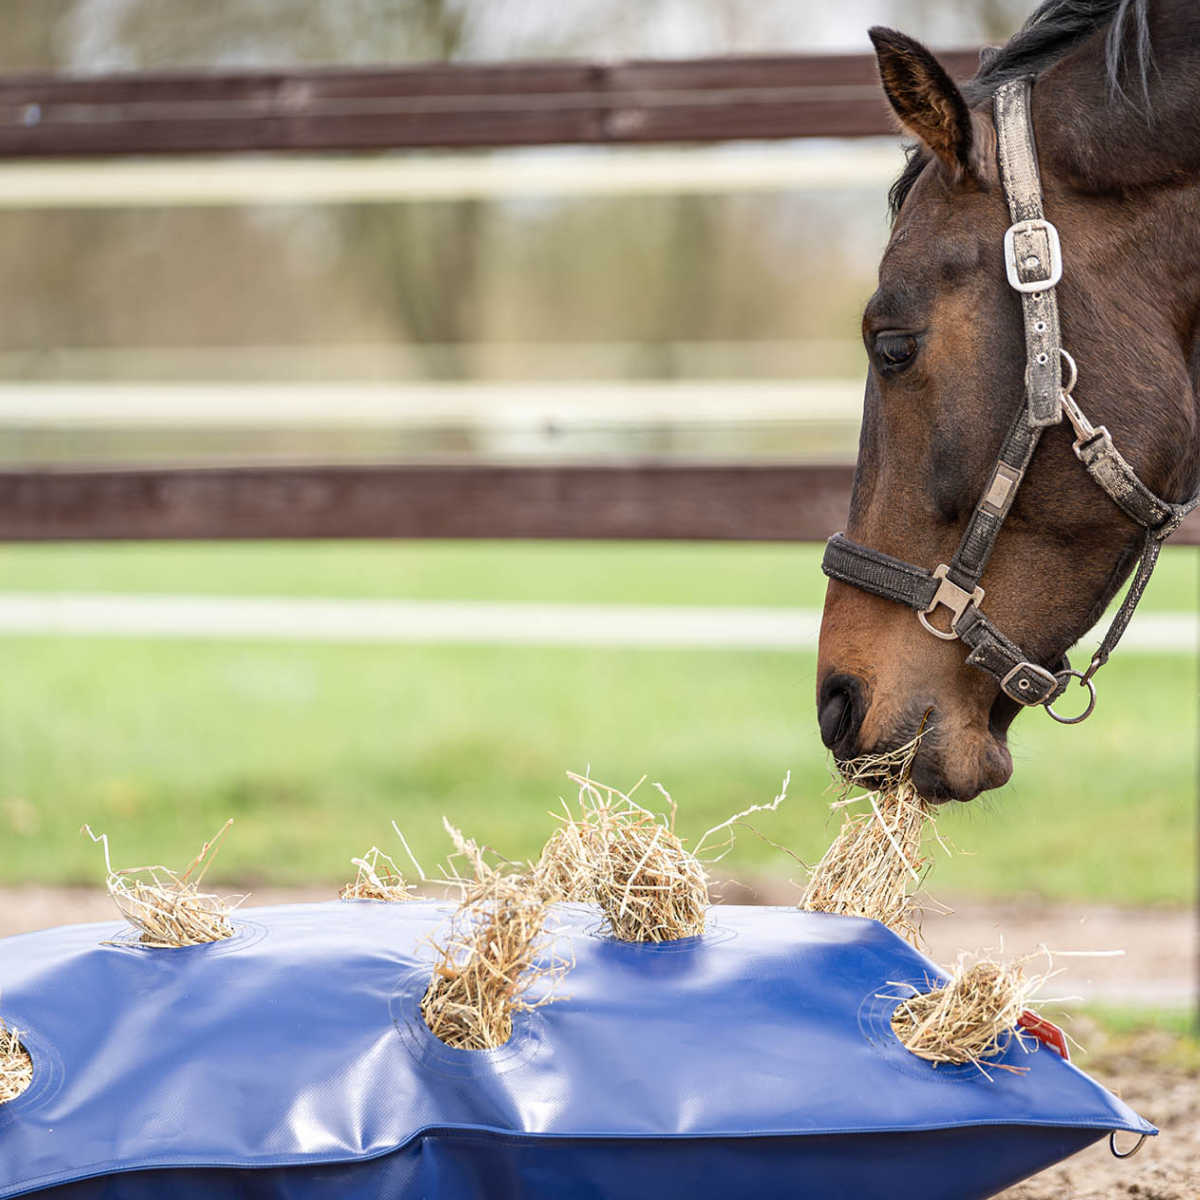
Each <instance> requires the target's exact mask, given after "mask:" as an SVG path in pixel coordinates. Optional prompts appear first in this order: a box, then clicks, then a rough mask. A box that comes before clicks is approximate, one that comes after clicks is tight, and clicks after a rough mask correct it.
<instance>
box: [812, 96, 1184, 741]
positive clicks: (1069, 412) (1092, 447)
mask: <svg viewBox="0 0 1200 1200" xmlns="http://www.w3.org/2000/svg"><path fill="white" fill-rule="evenodd" d="M1031 96H1032V89H1031V84H1030V81H1029V80H1028V79H1017V80H1011V81H1010V82H1008V83H1005V84H1003V85H1002V86H1001V87H1000V88H999V89H998V90H997V92H996V95H995V98H994V106H993V112H994V116H995V123H996V140H997V156H998V159H999V165H1000V180H1001V184H1002V185H1003V188H1004V195H1005V199H1006V201H1007V203H1008V209H1009V213H1010V215H1011V217H1012V224H1011V225H1010V226H1009V228H1008V230H1007V231H1006V233H1005V235H1004V262H1005V271H1006V274H1007V276H1008V282H1009V284H1010V285H1011V286H1012V287H1013V288H1014V289H1015V290H1016V291H1017V292H1018V293H1019V294H1020V297H1021V312H1022V320H1023V323H1024V330H1025V375H1024V385H1025V386H1024V397H1023V400H1022V403H1021V405H1020V407H1019V408H1018V410H1017V412H1016V414H1015V416H1014V417H1013V420H1012V423H1011V425H1010V426H1009V429H1008V433H1007V435H1006V436H1005V439H1004V442H1003V444H1002V445H1001V447H1000V453H999V456H998V458H997V461H996V465H995V467H994V468H993V470H992V474H991V476H990V478H989V480H988V484H987V486H986V487H985V489H984V493H983V496H982V497H981V498H980V500H979V503H978V504H977V505H976V506H975V509H974V511H973V512H972V514H971V518H970V520H969V521H968V523H967V527H966V530H965V531H964V532H963V536H962V539H961V540H960V541H959V544H958V548H957V549H956V550H955V552H954V556H953V557H952V558H951V559H950V561H949V562H948V563H942V564H940V565H939V566H937V567H936V568H935V569H934V570H932V571H930V570H927V569H926V568H924V567H920V566H915V565H914V564H912V563H907V562H904V561H903V560H901V559H898V558H893V557H892V556H891V555H888V554H883V553H882V552H880V551H878V550H872V549H871V548H869V547H867V546H863V545H860V544H859V543H857V542H854V541H851V539H849V538H848V537H846V536H845V534H842V533H836V534H834V535H833V537H832V538H830V539H829V542H828V543H827V545H826V548H825V557H824V559H823V561H822V564H821V567H822V570H823V571H824V572H825V574H826V575H828V576H829V577H830V578H831V579H837V580H839V581H841V582H843V583H848V584H850V585H852V586H854V587H858V588H861V589H862V590H864V591H867V592H870V593H872V594H873V595H876V596H881V597H883V598H884V599H886V600H892V601H894V602H896V603H897V604H903V605H906V606H907V607H909V608H912V609H914V610H915V611H916V613H917V619H918V620H919V621H920V623H921V625H922V626H923V627H924V628H925V629H926V630H927V631H928V632H929V633H930V634H932V635H933V636H934V637H938V638H942V639H944V640H946V641H954V640H961V641H962V642H963V644H964V645H965V646H966V647H967V649H968V654H967V658H966V661H967V664H968V665H970V666H973V667H977V668H979V669H980V670H983V671H986V672H987V673H988V674H989V675H991V676H992V677H993V678H994V679H995V680H996V682H997V683H998V685H999V687H1000V690H1001V691H1003V692H1004V694H1005V695H1006V696H1008V697H1009V698H1010V699H1011V700H1014V701H1016V703H1018V704H1021V705H1034V704H1043V705H1045V706H1046V710H1047V711H1048V712H1049V713H1050V715H1051V716H1052V717H1054V718H1055V720H1058V721H1063V722H1064V723H1066V724H1074V723H1076V722H1077V721H1081V720H1083V719H1084V718H1085V717H1087V716H1089V715H1090V714H1091V712H1092V709H1093V707H1094V705H1095V687H1094V685H1093V684H1092V682H1091V680H1092V676H1093V675H1094V674H1095V673H1096V671H1098V670H1099V669H1100V667H1101V666H1103V665H1104V663H1105V662H1107V661H1108V657H1109V655H1110V654H1111V653H1112V652H1113V650H1114V649H1115V648H1116V645H1117V642H1118V641H1119V640H1120V638H1121V635H1122V634H1123V633H1124V632H1125V629H1126V628H1127V627H1128V625H1129V621H1130V619H1131V618H1132V616H1133V612H1134V609H1135V608H1136V607H1137V603H1138V601H1139V600H1140V599H1141V597H1142V594H1143V592H1144V591H1145V590H1146V585H1147V584H1148V583H1149V581H1150V575H1151V573H1152V572H1153V570H1154V566H1155V563H1156V562H1157V561H1158V554H1159V551H1160V549H1161V548H1162V543H1163V541H1164V540H1165V539H1166V538H1167V537H1168V536H1170V534H1171V533H1173V532H1174V531H1175V529H1177V528H1178V526H1179V523H1180V522H1181V521H1182V520H1183V518H1184V517H1185V516H1186V515H1187V514H1188V513H1189V512H1190V511H1191V510H1192V509H1193V508H1195V506H1196V504H1197V501H1198V500H1200V497H1193V498H1192V499H1191V500H1190V501H1188V502H1187V503H1185V504H1173V503H1171V502H1169V501H1166V500H1162V499H1160V498H1159V497H1158V496H1156V495H1155V494H1154V493H1153V492H1152V491H1151V490H1150V489H1149V488H1148V487H1146V486H1145V484H1143V483H1142V481H1141V480H1140V479H1139V478H1138V477H1137V474H1136V473H1135V472H1134V470H1133V468H1132V467H1131V466H1130V465H1129V463H1128V462H1127V461H1126V460H1125V459H1124V458H1123V457H1122V456H1121V454H1120V453H1119V452H1118V451H1117V449H1116V448H1115V446H1114V445H1113V441H1112V437H1111V436H1110V435H1109V432H1108V430H1107V429H1105V428H1104V426H1102V425H1101V426H1093V425H1092V424H1091V422H1090V421H1088V419H1087V417H1086V416H1085V415H1084V413H1083V411H1082V410H1081V409H1080V407H1079V405H1078V403H1077V402H1076V401H1075V399H1074V396H1073V395H1072V392H1073V390H1074V386H1075V375H1076V372H1075V363H1074V360H1073V359H1072V358H1071V356H1070V355H1069V354H1067V352H1066V351H1065V350H1064V349H1063V348H1062V341H1061V333H1060V329H1059V320H1058V300H1057V296H1056V294H1055V285H1056V284H1057V283H1058V281H1059V280H1060V279H1061V278H1062V270H1063V263H1062V248H1061V244H1060V242H1059V236H1058V230H1057V229H1055V227H1054V226H1053V225H1052V224H1051V223H1050V222H1049V221H1048V220H1046V216H1045V212H1044V209H1043V204H1042V185H1041V178H1040V176H1039V174H1038V164H1037V150H1036V146H1035V143H1034V133H1033V117H1032V105H1031ZM1064 365H1065V366H1066V367H1067V369H1068V379H1067V382H1066V384H1065V385H1064V383H1063V376H1062V372H1063V367H1064ZM1064 414H1065V415H1066V417H1067V419H1068V421H1069V422H1070V424H1071V426H1072V428H1073V429H1074V431H1075V435H1076V436H1075V442H1074V451H1075V455H1076V457H1077V458H1078V459H1079V461H1080V462H1081V463H1082V464H1083V465H1084V467H1085V468H1086V469H1087V472H1088V475H1089V476H1090V477H1091V479H1092V480H1093V481H1094V482H1095V483H1096V484H1097V485H1098V486H1099V487H1100V488H1101V489H1103V491H1104V492H1105V493H1106V494H1107V495H1108V496H1109V498H1110V499H1111V500H1112V501H1113V503H1114V504H1116V505H1117V506H1118V507H1119V508H1120V509H1121V511H1122V512H1124V513H1125V515H1126V516H1128V517H1129V518H1130V519H1131V520H1133V521H1135V522H1136V523H1137V524H1139V525H1141V526H1142V527H1143V529H1144V530H1145V538H1144V541H1143V545H1142V552H1141V555H1140V557H1139V559H1138V564H1137V567H1136V569H1135V571H1134V575H1133V580H1132V582H1131V584H1130V587H1129V590H1128V592H1127V593H1126V595H1125V598H1124V600H1123V601H1122V603H1121V606H1120V608H1119V609H1118V611H1117V613H1116V615H1115V617H1114V618H1113V621H1112V624H1111V625H1110V627H1109V630H1108V632H1107V633H1106V634H1105V636H1104V640H1103V641H1102V642H1101V644H1100V648H1099V649H1098V650H1097V652H1096V654H1095V655H1094V656H1093V658H1092V661H1091V664H1090V665H1089V667H1088V669H1087V671H1086V672H1084V673H1080V672H1078V671H1072V670H1071V668H1070V664H1069V662H1068V661H1067V658H1066V655H1063V656H1062V658H1061V659H1060V660H1059V661H1058V662H1057V663H1055V664H1053V666H1052V667H1047V666H1043V665H1041V664H1040V663H1037V662H1035V661H1033V660H1032V659H1030V658H1029V657H1028V656H1027V655H1026V654H1025V653H1024V651H1023V650H1022V649H1021V647H1020V646H1018V645H1017V644H1016V643H1015V642H1013V641H1012V640H1010V639H1009V638H1007V637H1006V636H1005V635H1004V634H1003V633H1001V632H1000V630H999V629H997V628H996V626H995V625H993V624H992V622H991V621H990V620H989V618H988V617H987V616H986V615H985V614H984V613H983V611H982V609H981V605H982V603H983V600H984V596H985V592H984V589H983V587H982V586H981V585H980V581H981V579H982V577H983V573H984V568H985V567H986V566H987V562H988V559H989V558H990V557H991V553H992V550H993V549H994V547H995V544H996V541H997V539H998V537H999V535H1000V530H1001V528H1002V527H1003V525H1004V521H1005V519H1006V518H1007V516H1008V514H1009V512H1010V511H1011V509H1012V505H1013V501H1014V499H1015V498H1016V495H1017V491H1018V489H1019V488H1020V486H1021V484H1022V482H1023V481H1024V479H1025V474H1026V472H1027V471H1028V469H1029V464H1030V461H1031V460H1032V458H1033V454H1034V451H1035V450H1036V449H1037V445H1038V442H1039V440H1040V439H1041V435H1042V432H1043V430H1045V429H1046V428H1048V427H1049V426H1051V425H1057V424H1059V423H1060V422H1061V421H1062V419H1063V416H1064ZM943 609H944V610H945V613H943V612H942V610H943ZM938 622H944V624H939V623H938ZM1073 676H1074V677H1077V678H1079V679H1080V681H1081V683H1082V684H1083V685H1085V686H1086V688H1087V689H1088V702H1087V708H1086V710H1085V711H1084V712H1083V714H1082V715H1080V716H1078V717H1061V716H1059V715H1058V714H1057V713H1055V711H1054V709H1053V708H1052V707H1051V705H1052V704H1053V702H1054V701H1055V700H1056V699H1058V697H1059V696H1061V695H1062V692H1063V691H1064V689H1065V688H1066V686H1067V684H1068V683H1069V682H1070V679H1071V678H1072V677H1073Z"/></svg>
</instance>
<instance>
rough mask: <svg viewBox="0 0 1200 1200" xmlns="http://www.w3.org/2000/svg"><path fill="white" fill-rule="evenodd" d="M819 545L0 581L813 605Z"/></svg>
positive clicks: (143, 548)
mask: <svg viewBox="0 0 1200 1200" xmlns="http://www.w3.org/2000/svg"><path fill="white" fill-rule="evenodd" d="M1198 554H1200V551H1197V550H1196V549H1195V548H1192V547H1171V548H1170V549H1168V550H1166V551H1165V552H1164V554H1163V556H1162V561H1161V563H1160V565H1159V567H1158V570H1157V572H1156V574H1155V576H1154V580H1153V582H1152V583H1151V585H1150V588H1149V590H1148V591H1147V593H1146V597H1145V599H1144V600H1143V607H1145V608H1149V609H1158V610H1159V611H1163V610H1168V611H1172V610H1173V611H1179V610H1184V611H1188V610H1190V611H1194V610H1195V608H1196V605H1197V601H1198V599H1200V594H1198V587H1197V575H1198V572H1197V563H1198V558H1197V555H1198ZM820 558H821V547H820V546H812V545H804V546H796V545H774V544H755V543H741V544H730V545H723V544H711V543H688V542H665V543H661V542H659V543H633V544H631V543H616V542H570V543H563V542H490V543H489V542H422V543H413V542H390V543H389V542H309V543H288V542H240V543H238V542H233V543H230V542H226V543H203V542H201V543H192V544H180V543H175V544H162V545H147V544H144V543H136V542H135V543H117V544H88V545H71V546H62V545H53V544H45V545H28V546H4V547H0V591H10V592H11V591H72V592H149V593H172V592H182V593H190V594H197V595H205V594H206V595H271V596H346V597H351V596H358V597H370V598H374V599H385V598H396V599H407V600H448V599H456V600H464V599H474V600H493V601H508V602H514V603H515V602H521V601H529V602H533V601H538V602H542V603H563V604H571V603H592V604H714V605H723V604H724V605H767V606H783V607H797V608H818V607H820V605H821V603H822V599H823V597H824V594H825V579H824V577H823V576H822V575H821V572H820V567H819V563H820Z"/></svg>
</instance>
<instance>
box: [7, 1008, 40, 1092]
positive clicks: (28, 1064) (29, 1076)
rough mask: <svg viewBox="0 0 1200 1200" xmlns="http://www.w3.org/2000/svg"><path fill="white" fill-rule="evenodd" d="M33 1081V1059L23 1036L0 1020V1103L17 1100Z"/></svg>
mask: <svg viewBox="0 0 1200 1200" xmlns="http://www.w3.org/2000/svg"><path fill="white" fill-rule="evenodd" d="M32 1082H33V1060H32V1059H31V1058H30V1057H29V1052H28V1051H27V1050H26V1049H25V1047H24V1046H22V1045H21V1036H20V1033H19V1032H18V1031H17V1030H16V1029H10V1028H9V1027H8V1026H7V1025H5V1023H4V1022H3V1021H0V1104H7V1103H8V1102H9V1101H10V1100H15V1099H16V1098H17V1097H18V1096H19V1095H20V1094H21V1093H22V1092H23V1091H25V1089H26V1088H28V1087H29V1085H30V1084H31V1083H32Z"/></svg>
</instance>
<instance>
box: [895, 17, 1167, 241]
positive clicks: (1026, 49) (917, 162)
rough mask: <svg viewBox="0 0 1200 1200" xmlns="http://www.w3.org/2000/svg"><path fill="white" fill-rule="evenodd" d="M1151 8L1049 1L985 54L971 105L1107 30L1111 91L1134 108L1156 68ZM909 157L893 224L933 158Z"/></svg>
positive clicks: (914, 149)
mask: <svg viewBox="0 0 1200 1200" xmlns="http://www.w3.org/2000/svg"><path fill="white" fill-rule="evenodd" d="M1149 5H1150V0H1046V2H1045V3H1044V4H1042V5H1041V6H1040V7H1039V8H1038V9H1037V10H1036V11H1035V12H1034V13H1033V15H1032V16H1031V17H1030V18H1029V19H1028V20H1027V21H1026V22H1025V24H1024V25H1022V26H1021V28H1020V29H1019V30H1018V31H1017V32H1016V33H1015V34H1014V35H1013V36H1012V38H1011V39H1009V41H1008V42H1007V43H1006V44H1005V45H1004V46H1001V47H1000V48H999V49H998V50H991V51H985V52H984V55H983V58H982V61H981V63H980V67H979V71H978V72H977V74H976V75H975V78H974V79H972V80H970V82H968V83H966V84H964V85H963V89H962V90H963V95H964V96H965V97H966V101H967V104H968V105H970V106H971V107H974V106H975V105H977V104H981V103H982V102H983V101H985V100H988V99H990V98H991V97H992V96H993V95H994V94H995V92H996V89H997V88H998V87H1000V85H1001V84H1002V83H1006V82H1007V81H1008V80H1010V79H1017V78H1020V77H1021V76H1035V77H1036V76H1038V75H1040V74H1041V73H1042V72H1043V71H1044V70H1046V68H1047V67H1051V66H1053V65H1054V64H1055V63H1056V62H1058V61H1059V60H1060V59H1062V58H1065V57H1066V55H1067V54H1069V53H1070V52H1071V51H1072V50H1073V49H1074V48H1075V47H1076V46H1078V45H1079V43H1080V42H1082V41H1084V40H1085V39H1086V38H1088V37H1090V36H1091V35H1092V34H1094V33H1096V32H1097V31H1099V30H1101V29H1103V28H1105V27H1106V26H1107V28H1108V36H1107V37H1106V39H1105V43H1104V60H1105V68H1106V71H1107V74H1108V85H1109V89H1110V91H1111V92H1112V94H1113V96H1114V97H1115V98H1117V99H1118V100H1120V101H1122V102H1125V103H1129V102H1130V100H1129V94H1128V92H1127V91H1126V86H1125V85H1126V84H1127V83H1129V82H1133V84H1134V85H1135V87H1136V90H1137V91H1138V92H1139V93H1140V94H1141V96H1142V97H1143V99H1145V98H1146V97H1147V96H1148V92H1149V77H1150V71H1151V67H1152V56H1151V48H1150V20H1149V15H1148V9H1149ZM905 153H906V154H907V155H908V162H907V163H906V164H905V167H904V170H903V171H901V172H900V177H899V178H898V179H897V180H896V182H895V183H894V184H892V187H891V190H890V191H889V192H888V206H889V208H890V209H891V214H892V219H893V220H895V218H896V215H897V214H898V213H899V211H900V206H901V205H902V204H903V203H904V198H905V197H906V196H907V195H908V193H909V191H910V190H911V189H912V186H913V184H914V183H915V182H916V181H917V176H918V175H919V174H920V173H921V171H922V169H923V168H924V166H925V163H926V162H927V161H928V158H929V155H928V153H927V152H926V151H925V149H924V147H923V146H921V145H919V144H913V145H909V146H907V147H905Z"/></svg>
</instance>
